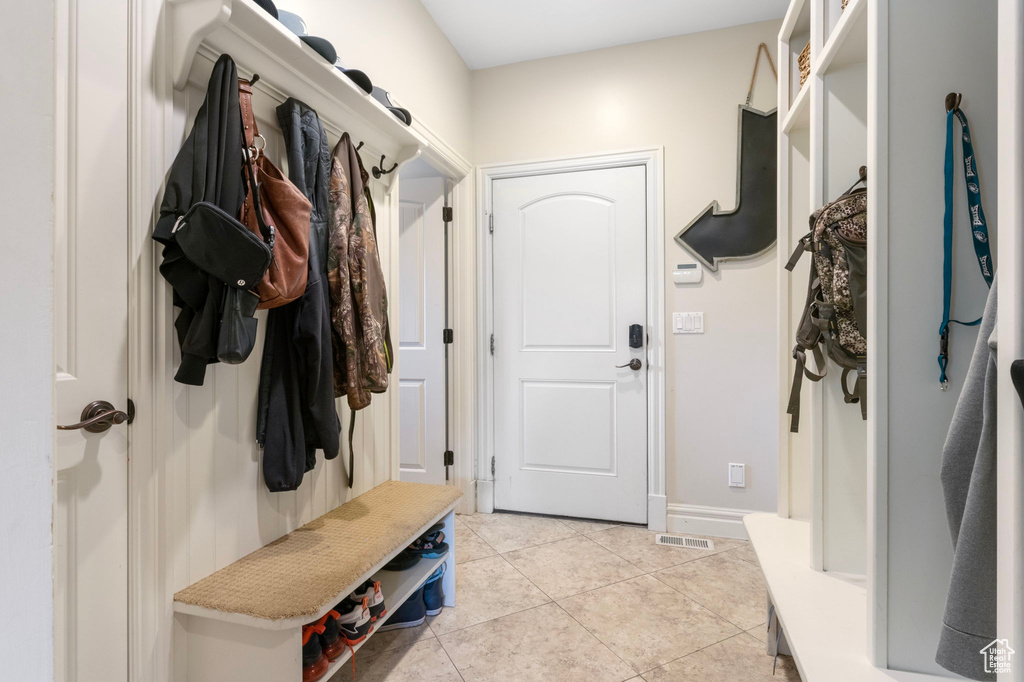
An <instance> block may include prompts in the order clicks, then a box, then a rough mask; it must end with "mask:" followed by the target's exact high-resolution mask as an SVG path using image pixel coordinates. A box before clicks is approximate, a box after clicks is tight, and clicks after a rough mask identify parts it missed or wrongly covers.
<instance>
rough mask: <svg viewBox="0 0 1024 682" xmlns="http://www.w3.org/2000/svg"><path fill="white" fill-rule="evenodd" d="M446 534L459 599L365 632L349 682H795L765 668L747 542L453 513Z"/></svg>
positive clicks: (757, 585)
mask: <svg viewBox="0 0 1024 682" xmlns="http://www.w3.org/2000/svg"><path fill="white" fill-rule="evenodd" d="M455 531H456V538H455V542H456V563H457V564H458V571H457V575H456V595H455V600H456V603H457V604H458V606H457V607H455V608H451V609H445V610H444V611H443V612H442V613H441V614H440V615H439V616H437V617H436V618H432V619H429V621H428V622H427V623H426V624H424V625H423V626H421V627H418V628H411V629H407V630H393V631H391V632H383V633H378V634H375V635H374V636H373V637H371V638H370V639H369V641H368V642H367V643H366V645H365V646H364V647H363V648H362V649H361V650H360V651H359V655H358V656H357V661H356V663H357V675H356V680H357V682H575V681H577V680H578V681H579V682H773V681H776V680H781V681H786V682H799V680H800V676H799V674H798V673H797V671H796V667H795V666H794V665H793V661H792V659H790V658H788V657H785V656H780V657H779V663H778V670H777V672H776V675H775V676H774V677H773V676H772V659H771V657H769V656H767V655H766V654H765V649H764V638H765V635H764V630H765V622H764V620H765V618H764V615H765V592H764V584H763V581H762V578H761V571H760V569H759V568H758V566H757V558H756V557H755V556H754V552H753V551H752V550H751V548H750V546H749V544H748V543H746V542H742V541H738V540H726V539H723V538H713V541H714V544H715V550H714V551H713V552H709V551H702V550H691V549H680V548H676V547H662V546H658V545H655V544H654V534H653V533H650V532H648V531H647V530H646V529H643V528H638V527H635V526H620V525H615V524H607V523H597V522H593V521H575V520H569V519H552V518H546V517H539V516H524V515H519V514H478V515H475V516H459V517H456V522H455ZM385 597H386V595H385ZM351 679H352V670H351V668H347V667H346V668H345V669H343V670H341V671H340V672H338V674H337V675H335V676H334V678H333V679H332V680H331V682H346V681H347V680H351Z"/></svg>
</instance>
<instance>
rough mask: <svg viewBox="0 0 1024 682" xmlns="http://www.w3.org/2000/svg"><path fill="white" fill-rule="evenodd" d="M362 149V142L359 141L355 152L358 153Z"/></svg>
mask: <svg viewBox="0 0 1024 682" xmlns="http://www.w3.org/2000/svg"><path fill="white" fill-rule="evenodd" d="M362 148H363V141H362V140H359V144H357V145H356V151H359V150H360V149H362Z"/></svg>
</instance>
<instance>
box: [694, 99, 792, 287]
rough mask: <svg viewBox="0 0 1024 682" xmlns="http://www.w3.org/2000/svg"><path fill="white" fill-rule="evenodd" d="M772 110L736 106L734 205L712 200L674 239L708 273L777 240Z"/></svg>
mask: <svg viewBox="0 0 1024 682" xmlns="http://www.w3.org/2000/svg"><path fill="white" fill-rule="evenodd" d="M775 114H776V111H775V109H772V110H771V111H769V112H767V113H765V112H763V111H758V110H757V109H753V108H751V107H748V106H744V105H740V112H739V118H740V121H739V142H738V144H737V145H736V146H737V149H738V151H739V161H738V162H737V164H736V165H737V167H738V169H739V172H738V177H737V180H736V208H734V209H733V210H731V211H722V210H720V209H721V206H720V205H719V203H718V201H717V200H716V201H712V202H711V204H709V205H708V207H707V208H706V209H704V210H703V211H701V213H700V214H699V215H698V216H697V217H696V218H694V220H693V222H691V223H690V224H689V225H687V226H686V227H684V228H683V229H682V231H681V232H680V233H679V234H677V235H676V241H677V242H679V244H680V245H682V246H683V247H684V248H685V249H687V250H688V251H690V252H691V253H692V254H693V255H694V256H696V257H697V258H698V259H699V260H700V262H701V263H703V264H704V266H705V267H707V268H708V269H709V270H711V271H712V272H714V271H716V270H718V264H719V263H722V262H724V261H727V260H739V259H742V258H753V257H754V256H758V255H760V254H762V253H764V252H765V251H767V250H768V249H770V248H771V246H772V245H773V244H774V243H775V236H776V229H775V223H776V217H775V205H776V194H775V176H776V165H777V161H776V158H775V150H776V144H777V141H776V140H777V138H776V128H775V123H776V115H775Z"/></svg>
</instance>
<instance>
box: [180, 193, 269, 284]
mask: <svg viewBox="0 0 1024 682" xmlns="http://www.w3.org/2000/svg"><path fill="white" fill-rule="evenodd" d="M258 213H259V211H258V210H257V214H258ZM261 227H262V226H261ZM273 229H274V228H272V227H270V228H268V235H267V241H266V242H264V241H263V240H261V239H260V238H259V237H257V236H256V235H254V234H253V233H252V232H250V231H249V229H248V228H247V227H246V226H245V225H243V224H242V223H241V222H239V221H238V220H237V219H236V218H234V217H232V216H230V215H228V213H226V212H225V211H224V210H223V209H221V208H220V207H219V206H217V205H216V204H212V203H210V202H208V201H200V202H197V203H195V204H193V205H192V208H190V209H189V210H188V212H187V213H185V215H183V216H181V217H180V218H178V221H177V222H176V223H175V224H174V230H173V234H174V237H175V239H176V240H177V242H178V245H179V246H181V250H182V251H183V252H184V254H185V257H186V258H188V259H189V260H190V261H192V263H193V264H194V265H195V266H196V267H197V268H199V269H200V270H202V271H203V272H205V273H208V274H210V275H212V276H213V277H215V278H217V279H219V280H220V281H221V282H224V283H225V284H227V285H228V286H230V287H234V288H236V289H251V288H252V287H254V286H256V284H257V283H259V281H260V280H262V279H263V275H265V274H266V272H267V268H269V267H270V261H271V258H272V257H273V248H274V232H273Z"/></svg>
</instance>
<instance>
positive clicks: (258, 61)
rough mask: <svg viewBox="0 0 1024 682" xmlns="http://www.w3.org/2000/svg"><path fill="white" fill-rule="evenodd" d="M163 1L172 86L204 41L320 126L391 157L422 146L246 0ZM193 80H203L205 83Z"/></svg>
mask: <svg viewBox="0 0 1024 682" xmlns="http://www.w3.org/2000/svg"><path fill="white" fill-rule="evenodd" d="M166 6H167V9H168V12H169V13H170V26H171V42H172V49H171V55H172V57H171V59H172V76H173V78H174V87H175V88H176V89H178V90H181V89H183V88H184V87H185V85H186V84H187V83H188V82H189V78H190V74H191V73H192V71H193V68H192V65H193V61H194V59H195V57H196V54H197V53H199V52H200V47H201V46H204V45H205V46H206V47H208V48H209V49H210V50H212V51H213V52H214V53H216V54H230V55H231V57H232V58H233V59H234V60H235V63H236V64H237V65H238V66H239V68H240V69H244V70H245V71H247V72H250V73H258V74H259V75H260V79H261V80H264V81H266V82H268V83H270V84H272V85H273V86H274V87H275V88H277V89H279V90H280V91H281V92H282V93H285V94H287V95H288V96H292V97H295V98H296V99H299V100H302V101H303V102H305V103H306V104H307V105H309V106H310V107H312V108H313V109H315V110H316V111H317V113H318V114H319V116H320V118H321V119H323V121H324V124H325V126H328V124H331V125H329V126H328V127H332V128H334V129H336V130H339V131H348V132H349V133H350V134H351V135H352V137H353V139H358V140H363V141H365V142H366V144H367V145H368V147H369V148H371V149H374V150H377V151H378V152H380V153H385V154H388V155H389V157H390V158H391V159H392V160H394V161H397V162H399V163H403V162H406V161H409V160H411V159H413V158H415V157H416V156H418V155H419V153H420V151H421V150H423V149H425V148H426V147H427V142H426V140H424V139H423V138H422V137H421V136H420V135H418V134H417V133H416V131H414V130H413V129H411V128H409V127H408V126H406V125H404V124H403V123H401V122H399V121H398V119H396V118H395V117H394V116H393V115H392V114H391V112H389V111H388V110H387V109H385V108H384V107H383V106H381V105H380V104H379V103H378V102H377V101H376V100H375V99H373V98H372V97H369V96H368V95H366V93H365V92H363V91H362V90H361V89H360V88H359V87H358V86H356V84H355V83H353V82H352V81H351V80H349V78H347V77H346V76H344V75H343V74H342V73H341V72H340V71H338V70H337V69H336V68H335V67H334V66H333V65H332V64H328V63H327V62H326V61H324V59H323V58H322V57H320V55H318V54H317V53H316V52H314V51H313V49H312V48H310V47H309V46H308V45H306V44H305V43H303V42H302V41H301V40H299V39H298V37H297V36H295V35H294V34H293V33H291V32H290V31H289V30H288V29H287V28H285V27H284V25H282V24H281V23H280V22H277V21H275V20H274V18H273V17H271V16H270V15H269V14H267V13H266V12H264V11H263V10H262V9H260V7H259V6H258V5H256V4H255V3H254V2H253V1H252V0H179V2H170V3H168V4H167V5H166ZM200 71H201V70H200ZM192 77H193V78H196V76H192ZM196 84H197V85H199V86H200V87H205V86H206V82H205V81H203V82H201V83H196ZM393 175H397V173H394V174H393Z"/></svg>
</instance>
